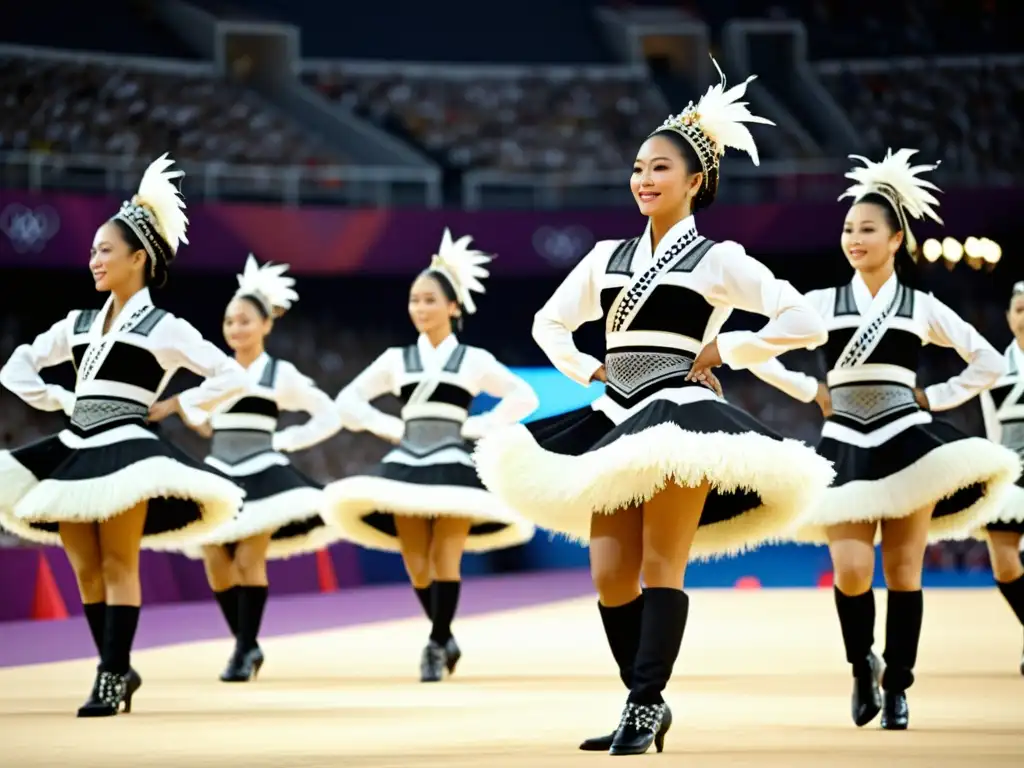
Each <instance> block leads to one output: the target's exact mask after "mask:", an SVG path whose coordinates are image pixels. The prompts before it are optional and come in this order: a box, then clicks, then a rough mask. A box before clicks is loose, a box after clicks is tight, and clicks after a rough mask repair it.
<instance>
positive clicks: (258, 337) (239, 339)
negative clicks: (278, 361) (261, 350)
mask: <svg viewBox="0 0 1024 768" xmlns="http://www.w3.org/2000/svg"><path fill="white" fill-rule="evenodd" d="M272 325H273V321H272V320H271V319H270V318H268V317H264V316H263V314H262V313H261V312H260V311H259V310H258V309H257V308H256V305H255V304H253V302H252V300H251V299H246V298H241V297H240V298H236V299H232V300H231V303H230V304H228V308H227V309H226V310H225V311H224V340H225V341H227V343H228V346H229V347H231V349H232V350H233V351H235V352H241V351H245V350H251V349H253V348H255V347H257V346H261V345H262V344H263V340H264V339H265V338H266V337H267V334H268V333H270V329H271V326H272Z"/></svg>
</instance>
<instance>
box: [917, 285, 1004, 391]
mask: <svg viewBox="0 0 1024 768" xmlns="http://www.w3.org/2000/svg"><path fill="white" fill-rule="evenodd" d="M927 308H928V309H927V311H928V316H927V318H926V320H927V323H928V341H930V342H931V343H932V344H937V345H939V346H941V347H951V348H952V349H955V350H956V352H957V354H958V355H960V357H961V358H963V360H964V361H966V363H967V367H966V368H964V370H963V371H962V372H961V373H959V374H957V375H956V376H954V377H953V378H951V379H949V381H945V382H942V383H940V384H932V385H931V386H930V387H926V388H925V390H924V394H925V397H927V398H928V407H929V408H930V409H931V410H933V411H945V410H949V409H950V408H956V407H957V406H958V405H960V404H961V403H965V402H967V401H968V400H970V399H971V398H972V397H974V396H975V395H977V394H979V393H980V392H982V391H983V390H986V389H990V388H991V387H992V386H993V385H995V383H996V382H997V381H999V378H1000V377H1001V376H1003V375H1004V374H1005V373H1006V359H1005V358H1004V357H1003V356H1002V355H1001V354H999V352H997V351H996V349H995V347H993V346H992V345H991V344H989V343H988V341H986V340H985V337H984V336H982V335H981V334H980V333H978V331H977V330H975V328H974V326H973V325H971V324H970V323H968V322H967V321H966V320H964V319H963V318H961V317H960V315H958V314H957V313H956V312H954V311H953V310H952V309H950V308H949V307H947V306H946V305H945V304H943V303H942V302H941V301H939V300H938V299H937V298H935V297H934V296H932V295H930V294H929V295H928V302H927Z"/></svg>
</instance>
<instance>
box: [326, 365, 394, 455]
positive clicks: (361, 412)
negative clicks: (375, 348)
mask: <svg viewBox="0 0 1024 768" xmlns="http://www.w3.org/2000/svg"><path fill="white" fill-rule="evenodd" d="M401 354H402V351H401V350H400V349H398V348H397V347H392V348H390V349H387V350H385V351H384V354H382V355H381V356H380V357H378V358H377V359H376V360H374V361H373V362H372V363H371V364H370V366H369V367H368V368H367V369H366V370H364V371H363V372H362V373H360V374H359V375H358V376H356V377H355V378H354V379H353V380H352V381H351V382H350V383H349V384H348V386H346V387H345V388H344V389H343V390H341V392H339V393H338V396H337V397H336V398H334V405H335V408H336V409H337V412H338V415H339V416H340V417H341V426H342V427H343V428H345V429H347V430H350V431H352V432H372V433H373V434H375V435H377V436H378V437H381V438H383V439H385V440H389V441H390V442H393V443H394V442H398V441H399V440H401V438H402V434H403V433H404V432H405V423H404V422H403V421H402V420H401V419H400V418H398V417H397V416H391V415H389V414H386V413H384V412H383V411H381V410H378V409H377V408H374V407H373V406H372V405H370V403H371V402H372V401H374V400H376V399H377V398H378V397H380V396H381V395H385V394H387V393H389V392H391V393H393V392H394V391H395V370H396V368H397V366H398V365H399V363H400V362H401ZM396 357H397V358H398V359H397V360H396Z"/></svg>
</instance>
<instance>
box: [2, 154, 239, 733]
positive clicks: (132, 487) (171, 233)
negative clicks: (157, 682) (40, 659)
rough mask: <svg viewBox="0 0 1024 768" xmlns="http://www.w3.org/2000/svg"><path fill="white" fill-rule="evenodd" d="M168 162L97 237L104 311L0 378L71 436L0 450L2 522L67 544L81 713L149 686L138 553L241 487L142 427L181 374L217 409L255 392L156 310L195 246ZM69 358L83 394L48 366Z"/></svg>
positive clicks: (52, 338) (22, 354) (203, 404)
mask: <svg viewBox="0 0 1024 768" xmlns="http://www.w3.org/2000/svg"><path fill="white" fill-rule="evenodd" d="M171 165H172V161H171V160H170V159H169V158H168V157H167V155H166V154H165V155H163V156H161V157H160V158H159V159H158V160H156V161H155V162H154V163H152V164H151V165H150V166H149V168H148V169H147V170H146V172H145V174H144V175H143V177H142V183H141V184H140V185H139V191H138V194H137V195H136V196H135V197H133V198H132V200H131V201H130V202H126V203H124V205H122V206H121V210H120V211H118V213H117V214H116V215H115V216H114V217H113V218H112V219H110V220H109V221H107V222H106V223H105V224H103V225H102V226H101V227H100V228H99V229H98V230H97V232H96V237H95V239H94V240H93V246H92V255H91V258H90V259H89V268H90V270H91V271H92V275H93V280H94V281H95V286H96V290H98V291H104V292H108V293H109V294H110V296H109V297H108V299H107V301H106V303H105V304H104V305H103V309H101V310H99V311H97V310H94V309H83V310H73V311H72V312H70V313H69V314H68V316H67V317H66V318H65V319H63V320H61V321H59V322H57V323H56V324H55V325H54V326H53V327H51V328H50V329H49V330H48V331H46V332H45V333H43V334H40V335H39V336H37V337H36V339H35V341H33V342H32V344H31V345H22V346H20V347H18V348H17V349H16V350H15V351H14V353H13V354H12V355H11V357H10V359H9V360H8V361H7V363H6V364H5V365H4V367H3V369H2V370H0V383H2V384H3V385H4V386H5V387H7V389H9V390H10V391H11V392H13V393H14V394H16V395H17V396H18V397H20V398H21V399H22V400H24V401H25V402H26V403H28V404H29V405H31V406H33V407H35V408H39V409H40V410H47V411H55V410H63V411H64V412H65V413H67V414H69V415H70V416H71V423H70V426H69V427H68V428H67V429H64V430H62V431H61V432H60V433H59V434H57V435H54V436H51V437H47V438H44V439H43V440H40V441H38V442H36V443H32V444H31V445H27V446H25V447H23V448H18V449H15V450H13V451H10V452H8V451H2V452H0V516H2V523H3V525H4V527H6V528H8V529H10V530H11V531H12V532H13V533H16V534H19V535H21V536H23V537H24V538H26V539H29V540H33V541H39V542H44V543H57V542H58V541H59V542H60V543H62V544H63V545H64V550H65V552H67V555H68V560H69V561H70V562H71V567H72V568H73V569H74V571H75V576H76V578H77V579H78V588H79V591H80V593H81V596H82V604H83V607H84V610H85V615H86V618H87V620H88V622H89V628H90V629H91V630H92V634H93V638H94V639H95V641H96V646H97V648H98V650H99V654H100V663H99V667H98V669H97V673H96V679H95V683H94V685H93V689H92V693H91V694H90V695H89V699H88V700H87V701H86V702H85V704H84V705H83V706H82V707H81V708H80V709H79V710H78V716H79V717H106V716H110V715H115V714H117V713H118V711H119V709H120V707H121V705H122V704H123V705H124V709H125V711H126V712H129V711H131V704H132V695H133V694H134V693H135V691H136V690H137V689H138V687H139V685H141V682H142V680H141V678H140V677H139V676H138V675H137V674H135V673H134V671H132V670H131V669H130V655H131V648H132V641H133V639H134V637H135V629H136V626H137V625H138V620H139V608H140V605H141V602H142V594H141V589H140V585H139V549H140V545H143V546H144V545H146V544H148V543H163V544H166V543H168V542H179V543H180V542H188V541H190V540H193V539H195V538H197V537H199V536H200V535H202V533H203V532H204V531H205V530H208V529H211V528H213V527H215V526H216V525H217V524H219V523H222V522H224V521H226V520H229V519H230V518H231V517H232V515H234V513H235V510H236V509H237V508H238V506H239V505H240V503H241V501H242V498H243V496H244V492H243V491H242V490H241V489H240V488H239V487H238V486H236V485H235V484H234V483H232V482H231V481H230V480H228V479H227V478H224V477H222V476H220V475H218V474H216V473H214V472H211V471H209V470H208V469H206V468H205V467H204V466H203V465H202V464H200V463H199V462H194V461H192V460H191V459H189V457H188V456H186V455H185V454H183V453H182V452H181V451H179V450H177V449H176V448H175V447H174V446H172V445H170V444H169V443H166V442H165V441H164V440H163V439H162V438H160V437H159V436H158V434H157V433H156V432H155V431H154V430H153V429H151V428H149V427H147V423H146V422H147V417H148V413H149V409H150V407H151V406H152V405H153V403H154V402H156V399H157V395H158V394H159V393H160V391H161V390H162V389H163V388H164V386H165V385H166V384H167V381H168V380H169V379H170V378H171V376H172V375H173V374H174V372H175V371H176V370H178V369H179V368H187V369H189V370H191V371H193V372H194V373H197V374H198V375H200V376H204V377H206V381H204V382H203V384H202V385H201V386H200V387H199V388H198V389H197V391H196V395H195V397H194V399H193V404H194V406H195V407H196V408H203V409H206V410H210V409H213V408H215V407H216V406H217V405H218V404H219V403H220V402H222V401H223V400H225V399H227V398H230V397H232V396H233V395H234V394H236V393H237V392H240V391H241V390H242V388H243V387H244V386H245V385H246V382H245V372H244V371H243V370H242V368H241V367H240V366H239V365H238V363H236V362H235V361H234V360H232V359H231V358H230V357H228V356H227V355H225V354H224V353H223V352H221V351H220V350H218V349H217V348H216V347H215V346H214V345H213V344H211V343H209V342H208V341H205V340H204V339H203V338H202V337H201V336H200V335H199V333H198V332H197V331H196V329H195V328H193V327H192V326H191V325H190V324H189V323H187V322H186V321H184V320H182V319H180V318H178V317H175V316H174V315H172V314H170V313H168V312H166V311H164V310H162V309H159V308H157V307H156V306H154V305H153V300H152V297H151V296H150V288H151V287H152V288H159V287H160V286H162V285H163V284H164V283H165V282H166V280H167V274H168V268H169V267H170V264H171V262H172V261H173V260H174V258H175V256H176V255H177V252H178V246H179V244H180V243H187V242H188V241H187V240H186V239H185V230H186V226H187V224H188V219H187V218H186V217H185V210H184V208H185V204H184V201H183V200H182V199H181V198H180V197H179V193H178V190H177V189H176V187H175V185H174V183H173V182H174V179H176V178H178V177H181V176H183V175H184V174H183V173H182V172H181V171H171V170H169V169H170V167H171ZM67 361H71V362H73V364H74V366H75V368H76V371H77V378H76V382H75V392H74V394H72V393H70V392H68V391H66V390H64V389H62V388H60V387H56V386H53V385H48V384H46V383H45V382H44V381H43V379H42V377H41V376H40V375H39V372H40V371H41V370H42V369H43V368H48V367H51V366H54V365H59V364H60V363H63V362H67Z"/></svg>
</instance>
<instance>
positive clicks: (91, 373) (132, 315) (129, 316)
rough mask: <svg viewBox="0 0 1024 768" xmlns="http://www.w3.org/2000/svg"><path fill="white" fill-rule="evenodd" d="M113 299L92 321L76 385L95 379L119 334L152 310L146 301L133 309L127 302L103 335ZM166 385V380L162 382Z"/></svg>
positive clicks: (137, 322) (109, 300)
mask: <svg viewBox="0 0 1024 768" xmlns="http://www.w3.org/2000/svg"><path fill="white" fill-rule="evenodd" d="M113 302H114V299H113V297H111V298H108V299H107V303H106V304H105V305H104V306H103V310H102V311H101V312H99V313H97V315H96V317H95V318H94V319H93V321H92V326H91V327H90V328H89V333H88V338H89V345H88V346H87V347H86V349H85V353H84V354H83V355H82V364H81V365H80V366H78V377H77V380H76V383H81V382H83V381H91V380H92V379H94V378H95V377H96V374H97V373H98V372H99V370H100V367H101V366H102V365H103V361H104V360H106V359H107V355H108V354H110V350H111V348H112V347H113V346H114V344H115V342H116V341H117V337H118V335H119V334H121V333H124V332H127V331H130V330H131V329H132V328H134V327H135V326H136V325H138V324H139V323H141V322H142V321H143V320H144V319H145V318H146V316H147V315H149V313H150V312H151V311H152V310H153V305H152V304H150V303H149V302H148V301H143V302H141V304H140V306H138V307H137V308H135V309H133V308H132V306H131V305H132V302H131V301H130V300H129V302H128V303H127V304H126V305H125V306H124V307H122V308H121V313H120V314H119V315H118V316H117V318H116V319H115V320H114V322H113V323H112V324H111V326H110V330H109V331H107V333H105V334H104V333H103V324H104V323H105V322H106V319H107V315H108V314H109V313H110V310H111V307H112V306H113ZM163 383H164V384H166V378H165V380H164V382H163Z"/></svg>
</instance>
